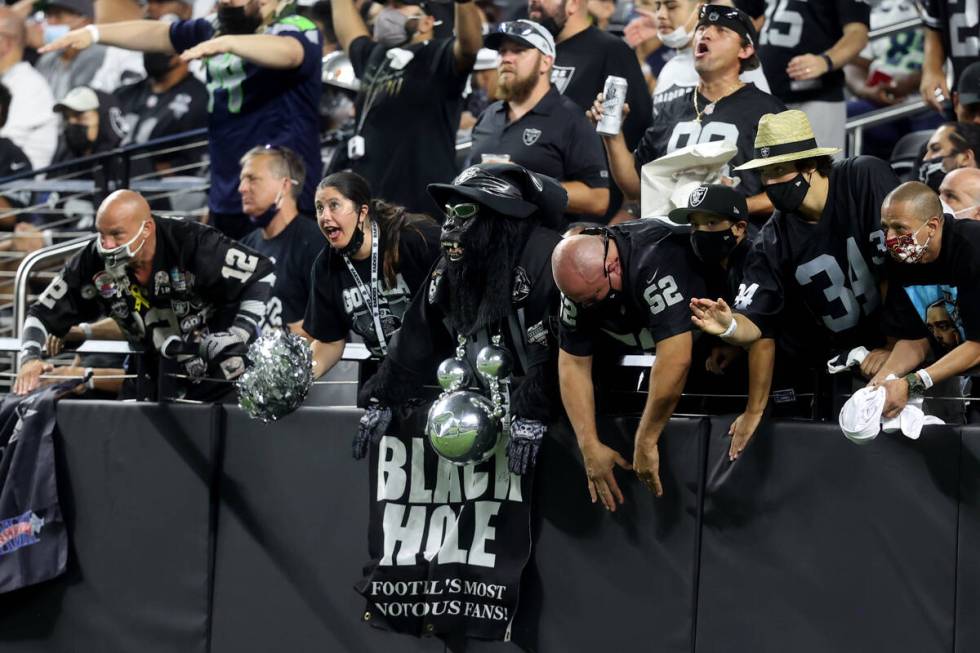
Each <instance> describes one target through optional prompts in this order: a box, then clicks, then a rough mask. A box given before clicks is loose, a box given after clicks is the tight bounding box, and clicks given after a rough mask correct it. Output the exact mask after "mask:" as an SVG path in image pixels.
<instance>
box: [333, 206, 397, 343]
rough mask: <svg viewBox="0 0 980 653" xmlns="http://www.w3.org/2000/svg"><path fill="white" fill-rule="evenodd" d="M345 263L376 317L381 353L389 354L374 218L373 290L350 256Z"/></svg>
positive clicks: (365, 301)
mask: <svg viewBox="0 0 980 653" xmlns="http://www.w3.org/2000/svg"><path fill="white" fill-rule="evenodd" d="M344 263H346V264H347V269H348V270H349V271H350V274H351V276H352V277H354V283H356V284H357V290H358V292H360V293H361V299H363V300H364V304H365V305H366V306H367V308H368V310H369V311H371V317H372V318H374V331H375V334H376V335H377V336H378V347H379V348H380V349H381V355H382V356H387V355H388V343H387V342H386V341H385V331H384V328H382V326H381V296H380V293H379V292H378V223H377V222H375V221H374V220H372V221H371V292H368V289H367V287H366V286H365V285H364V282H363V281H361V275H359V274H358V273H357V270H355V269H354V265H353V264H352V263H351V262H350V258H349V257H347V256H344Z"/></svg>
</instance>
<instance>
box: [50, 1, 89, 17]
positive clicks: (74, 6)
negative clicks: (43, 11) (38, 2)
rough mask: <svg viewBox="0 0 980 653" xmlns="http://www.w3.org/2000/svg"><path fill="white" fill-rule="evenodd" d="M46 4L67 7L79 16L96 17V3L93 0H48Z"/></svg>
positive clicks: (61, 7)
mask: <svg viewBox="0 0 980 653" xmlns="http://www.w3.org/2000/svg"><path fill="white" fill-rule="evenodd" d="M45 6H46V7H58V8H60V9H67V10H68V11H71V12H74V13H76V14H78V15H79V16H85V17H87V18H95V3H94V2H93V0H48V2H47V3H46V5H45Z"/></svg>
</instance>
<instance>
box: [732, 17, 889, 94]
mask: <svg viewBox="0 0 980 653" xmlns="http://www.w3.org/2000/svg"><path fill="white" fill-rule="evenodd" d="M735 5H736V6H737V7H738V8H739V9H741V10H742V11H744V12H745V13H747V14H749V15H750V16H752V17H753V18H758V17H759V16H762V15H763V14H765V18H766V20H765V23H764V24H763V26H762V31H761V32H760V33H759V48H758V50H759V52H758V54H759V60H760V61H762V68H763V70H764V71H765V73H766V79H768V80H769V86H770V87H771V89H772V94H773V95H776V96H778V97H780V98H782V99H783V100H784V101H785V102H789V103H797V102H810V101H814V100H818V101H824V102H843V101H844V71H843V70H835V71H833V72H831V73H828V74H826V75H822V76H820V77H817V78H816V79H808V80H792V79H790V78H789V75H787V74H786V66H787V65H789V62H790V60H791V59H792V58H793V57H795V56H797V55H801V54H816V55H819V54H821V53H823V52H826V51H827V50H829V49H830V48H832V47H834V44H836V43H837V41H839V40H840V38H841V37H842V36H843V35H844V31H843V26H844V25H847V24H849V23H862V24H863V25H865V26H868V27H870V23H871V7H870V5H869V4H868V2H867V0H737V1H736V2H735ZM837 63H838V64H839V63H840V62H837Z"/></svg>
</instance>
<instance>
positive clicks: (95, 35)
mask: <svg viewBox="0 0 980 653" xmlns="http://www.w3.org/2000/svg"><path fill="white" fill-rule="evenodd" d="M84 29H85V31H86V32H88V33H89V34H91V36H92V45H95V44H96V43H98V42H99V40H100V39H101V38H102V35H101V34H100V33H99V28H98V27H96V26H95V25H86V26H85V28H84Z"/></svg>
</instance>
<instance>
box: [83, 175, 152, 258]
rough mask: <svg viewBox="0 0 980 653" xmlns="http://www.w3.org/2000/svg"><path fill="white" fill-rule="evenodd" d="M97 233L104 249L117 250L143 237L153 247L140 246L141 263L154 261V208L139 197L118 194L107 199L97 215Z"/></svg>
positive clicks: (128, 192) (122, 191)
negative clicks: (152, 209)
mask: <svg viewBox="0 0 980 653" xmlns="http://www.w3.org/2000/svg"><path fill="white" fill-rule="evenodd" d="M95 229H96V231H98V232H99V239H100V242H101V243H102V247H103V248H104V249H114V248H116V247H119V246H120V245H123V244H125V243H129V242H131V241H133V240H137V241H138V240H139V239H138V238H137V236H139V235H140V234H141V233H143V234H145V241H144V242H149V243H150V244H149V246H147V247H143V246H142V245H140V247H141V252H140V254H141V255H140V260H142V259H144V258H147V257H148V258H149V259H152V258H153V250H154V247H155V241H154V234H155V232H156V224H155V223H154V222H153V216H152V215H151V214H150V205H149V204H147V203H146V200H145V199H143V196H142V195H140V194H139V193H136V192H133V191H131V190H117V191H116V192H114V193H112V194H111V195H109V197H107V198H105V199H104V200H103V201H102V204H100V205H99V210H98V211H97V212H96V214H95Z"/></svg>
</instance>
